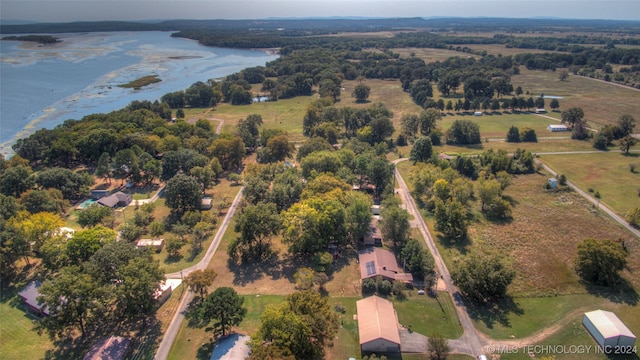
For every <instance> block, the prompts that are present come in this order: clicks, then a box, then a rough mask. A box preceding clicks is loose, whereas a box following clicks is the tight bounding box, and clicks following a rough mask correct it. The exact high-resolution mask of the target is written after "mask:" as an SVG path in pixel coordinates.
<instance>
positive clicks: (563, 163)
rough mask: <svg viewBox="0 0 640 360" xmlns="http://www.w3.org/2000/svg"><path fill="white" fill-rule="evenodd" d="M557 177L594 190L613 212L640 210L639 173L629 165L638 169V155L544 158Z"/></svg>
mask: <svg viewBox="0 0 640 360" xmlns="http://www.w3.org/2000/svg"><path fill="white" fill-rule="evenodd" d="M540 160H542V162H544V163H545V164H547V165H549V166H550V167H551V168H552V169H553V170H555V171H557V172H558V173H559V174H564V175H565V176H567V179H569V181H571V182H573V183H574V184H576V185H577V186H578V187H580V188H581V189H583V190H585V191H587V190H588V189H593V190H594V191H598V192H599V193H600V195H601V196H602V203H604V204H606V205H607V206H609V207H610V208H611V209H613V210H614V211H615V212H616V213H618V214H619V215H621V216H624V213H625V212H626V211H628V210H629V209H632V208H637V207H640V193H639V191H640V173H639V171H640V170H636V172H635V173H632V172H631V171H630V170H629V169H630V167H629V165H630V164H634V165H635V166H636V169H640V155H639V154H637V153H635V154H630V155H626V156H625V155H622V154H620V153H605V152H603V153H597V154H576V155H544V156H542V157H541V158H540Z"/></svg>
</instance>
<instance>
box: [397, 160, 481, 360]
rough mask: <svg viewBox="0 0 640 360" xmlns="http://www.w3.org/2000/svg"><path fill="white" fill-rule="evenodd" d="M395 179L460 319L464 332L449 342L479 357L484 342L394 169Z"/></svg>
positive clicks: (398, 174)
mask: <svg viewBox="0 0 640 360" xmlns="http://www.w3.org/2000/svg"><path fill="white" fill-rule="evenodd" d="M406 160H408V159H406V158H404V159H398V160H395V161H393V163H394V164H397V163H399V162H402V161H406ZM394 173H395V177H396V180H397V183H398V186H399V187H400V191H401V193H402V197H403V199H402V200H403V202H404V204H405V206H406V209H407V211H408V212H409V213H410V214H411V215H413V217H414V221H415V222H416V224H417V225H418V229H419V230H420V233H422V237H423V238H424V239H425V242H426V244H427V247H428V248H429V250H430V251H431V254H433V259H434V260H435V263H436V268H437V269H438V274H440V275H442V280H443V281H444V283H445V285H446V289H447V293H448V294H449V296H451V300H452V301H453V304H454V305H455V308H456V311H457V312H458V318H459V319H460V325H462V328H463V330H464V333H463V334H462V336H461V337H460V338H459V339H455V340H451V342H453V343H455V345H456V346H455V348H456V352H459V353H462V354H467V355H471V356H473V357H475V356H477V355H480V354H482V353H483V348H484V346H485V345H486V341H485V339H484V338H482V337H481V336H480V335H479V334H478V331H477V330H476V328H475V327H474V326H473V322H472V321H471V318H470V317H469V314H468V313H467V309H466V307H465V305H464V301H463V299H462V295H461V294H460V292H459V290H458V289H457V288H456V287H455V286H454V285H453V283H452V281H451V276H450V274H449V270H448V269H447V266H446V265H445V263H444V261H443V260H442V257H441V256H440V252H439V251H438V248H437V247H436V244H435V241H434V240H433V237H432V236H431V233H430V232H429V229H428V228H427V224H425V222H424V220H423V219H422V216H421V215H420V212H419V211H418V207H417V206H416V204H415V202H414V200H413V198H412V197H411V195H410V193H409V188H408V187H407V184H406V183H405V182H404V179H403V178H402V176H401V175H400V172H399V171H398V170H397V169H395V170H394Z"/></svg>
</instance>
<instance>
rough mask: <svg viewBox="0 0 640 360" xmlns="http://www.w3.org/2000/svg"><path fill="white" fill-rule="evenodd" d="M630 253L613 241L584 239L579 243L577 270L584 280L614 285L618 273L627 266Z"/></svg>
mask: <svg viewBox="0 0 640 360" xmlns="http://www.w3.org/2000/svg"><path fill="white" fill-rule="evenodd" d="M627 255H628V253H627V252H626V251H625V249H624V248H623V247H622V245H620V244H619V243H617V242H613V241H611V240H596V239H592V238H588V239H584V240H582V241H581V242H579V243H578V253H577V256H576V262H575V268H576V272H577V273H578V275H580V277H581V278H583V279H584V280H586V281H588V282H591V283H594V284H597V285H603V286H609V285H613V284H615V283H616V282H617V280H618V279H619V275H618V272H620V271H622V270H623V269H624V267H625V266H626V265H627Z"/></svg>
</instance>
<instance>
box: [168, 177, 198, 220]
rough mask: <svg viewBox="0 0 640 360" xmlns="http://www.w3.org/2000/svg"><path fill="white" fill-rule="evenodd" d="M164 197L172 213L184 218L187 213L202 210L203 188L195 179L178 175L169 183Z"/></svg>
mask: <svg viewBox="0 0 640 360" xmlns="http://www.w3.org/2000/svg"><path fill="white" fill-rule="evenodd" d="M164 196H165V199H166V205H167V206H168V207H169V208H170V209H171V211H172V212H174V213H175V214H177V215H178V216H182V214H184V213H185V212H187V211H195V210H199V209H200V203H201V202H202V188H201V187H200V184H198V181H197V180H196V179H194V178H193V177H191V176H188V175H184V174H178V175H176V176H174V177H173V178H171V179H170V180H169V181H168V182H167V186H166V188H165V191H164Z"/></svg>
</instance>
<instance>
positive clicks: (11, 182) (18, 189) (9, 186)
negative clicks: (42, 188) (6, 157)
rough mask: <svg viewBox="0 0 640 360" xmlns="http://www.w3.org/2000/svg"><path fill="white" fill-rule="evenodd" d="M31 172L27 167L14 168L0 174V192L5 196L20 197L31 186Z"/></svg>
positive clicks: (32, 182)
mask: <svg viewBox="0 0 640 360" xmlns="http://www.w3.org/2000/svg"><path fill="white" fill-rule="evenodd" d="M31 174H32V171H31V168H30V167H28V166H22V165H20V166H15V167H10V168H8V169H7V170H4V171H2V172H0V192H2V194H4V195H7V196H13V197H16V198H19V197H20V194H22V193H23V192H25V191H27V190H29V189H30V188H31V187H32V186H33V184H34V181H33V177H31Z"/></svg>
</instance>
